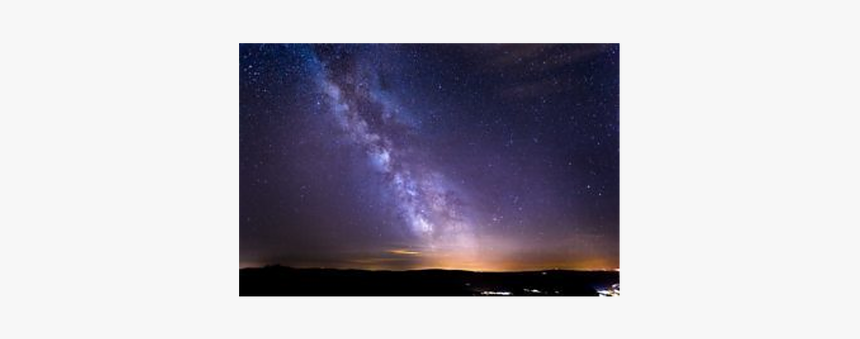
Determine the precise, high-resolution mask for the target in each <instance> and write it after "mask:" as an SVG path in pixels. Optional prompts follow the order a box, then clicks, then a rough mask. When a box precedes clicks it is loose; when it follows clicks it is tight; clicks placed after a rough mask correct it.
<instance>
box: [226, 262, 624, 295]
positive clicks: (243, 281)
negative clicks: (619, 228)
mask: <svg viewBox="0 0 860 339" xmlns="http://www.w3.org/2000/svg"><path fill="white" fill-rule="evenodd" d="M615 283H618V272H616V271H568V270H547V271H535V272H471V271H457V270H415V271H365V270H349V269H347V270H340V269H308V268H301V269H299V268H291V267H284V266H277V265H276V266H266V267H262V268H244V269H240V270H239V295H240V296H472V295H511V296H596V295H597V292H596V290H597V289H601V288H604V287H606V286H610V285H612V284H615Z"/></svg>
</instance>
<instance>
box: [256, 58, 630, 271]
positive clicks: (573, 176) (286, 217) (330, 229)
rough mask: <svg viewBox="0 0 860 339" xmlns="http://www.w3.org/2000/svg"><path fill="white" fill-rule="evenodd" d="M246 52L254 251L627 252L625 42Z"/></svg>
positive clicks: (607, 259)
mask: <svg viewBox="0 0 860 339" xmlns="http://www.w3.org/2000/svg"><path fill="white" fill-rule="evenodd" d="M239 60H240V65H239V66H240V73H239V74H240V76H239V81H240V84H239V85H240V109H239V115H240V222H239V225H240V266H256V265H265V264H276V263H277V264H282V265H289V266H297V267H340V268H365V269H418V268H458V269H471V270H531V269H544V268H553V267H558V268H571V269H615V268H618V260H619V259H618V256H619V253H618V251H619V236H618V234H619V126H618V121H619V102H618V100H619V65H618V60H619V47H618V45H617V44H608V45H595V44H584V45H578V44H561V45H396V44H395V45H367V44H359V45H301V44H298V45H297V44H266V45H258V44H242V45H240V47H239Z"/></svg>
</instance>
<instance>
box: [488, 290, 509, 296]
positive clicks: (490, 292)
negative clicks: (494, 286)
mask: <svg viewBox="0 0 860 339" xmlns="http://www.w3.org/2000/svg"><path fill="white" fill-rule="evenodd" d="M481 294H482V295H511V292H496V291H483V292H481Z"/></svg>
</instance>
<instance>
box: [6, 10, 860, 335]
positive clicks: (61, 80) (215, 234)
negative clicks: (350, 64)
mask: <svg viewBox="0 0 860 339" xmlns="http://www.w3.org/2000/svg"><path fill="white" fill-rule="evenodd" d="M122 3H124V2H119V1H103V2H98V1H41V2H40V1H28V2H23V1H5V2H3V3H2V4H0V37H2V45H0V49H2V51H0V86H2V87H0V199H2V200H0V260H2V262H0V264H2V267H0V337H3V338H30V337H31V338H61V337H63V338H65V337H73V338H78V337H80V338H221V337H223V338H259V337H280V338H322V337H326V338H352V337H360V338H364V337H367V338H377V337H386V338H443V337H468V338H496V337H505V338H547V337H564V338H576V337H583V338H591V337H619V338H621V337H623V338H632V337H646V338H690V337H715V338H726V337H777V336H778V337H784V336H786V335H791V336H795V335H796V336H799V337H806V338H808V337H822V338H824V337H827V338H830V337H853V338H856V337H857V336H858V330H857V326H856V320H857V319H856V315H857V310H856V308H857V302H858V298H857V283H858V279H857V274H856V273H855V271H856V269H857V268H858V264H857V261H856V258H860V255H858V254H860V253H858V251H857V245H855V242H856V241H857V240H858V231H857V228H858V226H860V222H858V218H857V209H858V207H860V206H858V205H860V204H858V196H857V191H858V188H860V183H858V179H857V174H858V173H860V168H859V167H860V166H858V158H860V152H858V147H857V146H858V137H857V133H858V127H860V126H858V114H860V111H858V104H857V96H858V76H860V67H858V64H857V61H858V60H860V53H858V43H857V34H856V32H857V31H860V27H857V26H858V24H857V13H858V12H857V10H856V9H853V8H851V6H850V5H847V4H848V3H850V2H829V1H817V2H806V3H808V4H802V3H801V2H773V3H765V2H753V1H743V2H737V3H730V2H725V1H724V2H715V3H713V4H710V5H695V4H693V2H692V1H678V2H666V1H630V2H615V1H599V2H595V3H599V4H580V3H573V2H565V3H567V4H565V5H561V3H562V2H558V3H550V2H547V1H523V2H517V3H515V4H503V3H501V2H483V3H479V2H477V1H475V2H473V3H471V4H466V3H465V1H434V2H426V3H422V4H414V5H407V4H406V3H407V1H400V2H390V3H385V2H381V1H342V2H339V3H334V2H325V1H319V2H314V4H313V5H299V4H294V3H290V2H288V1H243V2H236V3H237V5H233V6H226V5H223V4H218V3H214V2H200V3H191V2H180V1H148V2H137V3H134V4H122ZM408 3H412V2H408ZM812 4H814V5H812ZM240 42H617V43H621V138H622V139H621V141H622V143H621V154H622V164H621V190H622V201H621V207H622V218H621V242H622V243H621V257H622V258H621V276H622V277H621V280H622V281H623V285H624V293H623V296H622V297H621V298H616V299H598V298H546V299H540V298H516V299H504V298H483V299H481V298H240V297H238V274H237V273H238V272H237V270H236V268H237V262H238V260H239V258H238V246H239V245H238V242H239V240H238V239H239V227H238V219H239V218H238V213H239V204H238V203H239V194H238V193H239V180H238V177H239V166H238V163H239V162H238V159H239V138H238V133H239V126H238V124H239V119H238V89H239V84H238V74H239V67H238V65H239V63H238V61H239V59H238V44H239V43H240Z"/></svg>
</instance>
